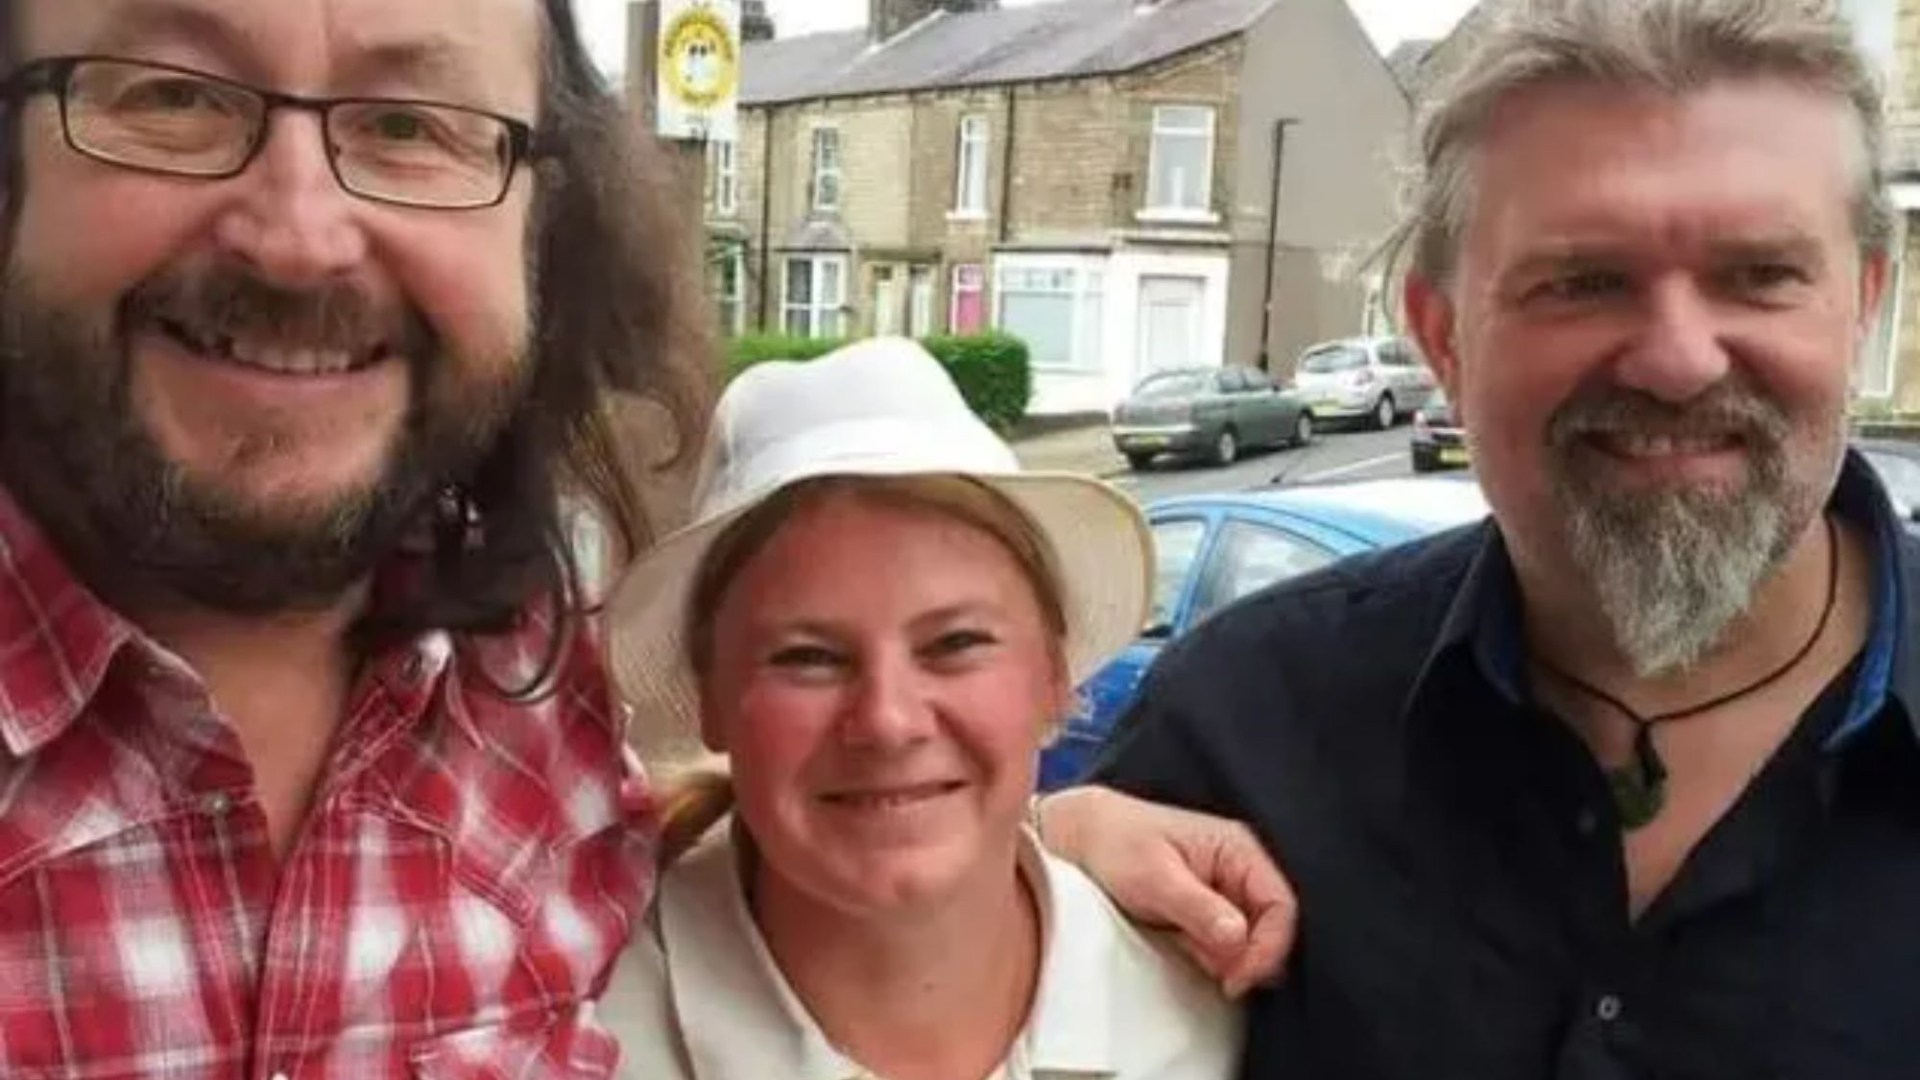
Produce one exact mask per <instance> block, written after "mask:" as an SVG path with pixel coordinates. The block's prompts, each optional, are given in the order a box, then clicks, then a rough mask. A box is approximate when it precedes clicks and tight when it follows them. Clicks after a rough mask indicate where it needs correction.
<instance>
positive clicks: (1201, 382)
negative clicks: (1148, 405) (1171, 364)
mask: <svg viewBox="0 0 1920 1080" xmlns="http://www.w3.org/2000/svg"><path fill="white" fill-rule="evenodd" d="M1212 388H1213V376H1211V375H1208V374H1204V373H1200V372H1183V373H1181V374H1178V375H1155V376H1154V377H1153V378H1151V379H1148V380H1147V381H1146V382H1143V383H1141V384H1140V386H1139V388H1138V389H1137V390H1135V391H1134V392H1133V396H1134V397H1137V398H1145V399H1147V400H1149V401H1152V400H1155V399H1160V400H1164V399H1166V398H1183V397H1193V396H1194V395H1196V394H1204V393H1206V392H1207V391H1209V390H1211V389H1212Z"/></svg>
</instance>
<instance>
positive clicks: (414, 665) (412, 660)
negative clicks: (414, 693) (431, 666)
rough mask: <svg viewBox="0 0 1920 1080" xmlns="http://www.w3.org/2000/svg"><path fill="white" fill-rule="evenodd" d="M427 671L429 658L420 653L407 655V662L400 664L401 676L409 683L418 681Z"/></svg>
mask: <svg viewBox="0 0 1920 1080" xmlns="http://www.w3.org/2000/svg"><path fill="white" fill-rule="evenodd" d="M426 673H427V660H426V658H425V657H423V656H421V655H420V654H419V653H414V654H413V655H412V656H409V657H407V662H406V663H405V664H402V665H401V666H400V677H401V678H403V679H405V680H406V681H407V682H409V683H418V682H419V681H420V679H421V677H422V676H424V675H426Z"/></svg>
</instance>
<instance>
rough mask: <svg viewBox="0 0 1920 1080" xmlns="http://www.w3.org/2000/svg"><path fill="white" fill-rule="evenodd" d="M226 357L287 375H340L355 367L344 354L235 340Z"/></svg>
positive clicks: (328, 350)
mask: <svg viewBox="0 0 1920 1080" xmlns="http://www.w3.org/2000/svg"><path fill="white" fill-rule="evenodd" d="M226 354H227V355H228V356H229V357H231V358H232V359H234V360H236V361H238V362H240V363H242V364H246V365H247V366H249V367H257V368H263V369H265V370H267V371H278V372H282V373H284V374H288V375H337V374H340V373H341V372H345V371H348V370H351V369H352V367H353V354H351V353H348V352H346V351H344V350H340V349H314V348H297V347H283V346H280V345H277V344H274V343H271V342H265V341H258V340H250V339H246V338H234V339H232V340H231V342H230V343H229V345H228V347H227V349H226Z"/></svg>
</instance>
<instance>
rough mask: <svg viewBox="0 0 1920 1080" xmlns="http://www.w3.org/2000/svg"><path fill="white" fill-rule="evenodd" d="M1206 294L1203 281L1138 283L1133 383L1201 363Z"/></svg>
mask: <svg viewBox="0 0 1920 1080" xmlns="http://www.w3.org/2000/svg"><path fill="white" fill-rule="evenodd" d="M1206 291H1207V283H1206V279H1204V278H1197V277H1143V278H1141V279H1140V356H1139V362H1138V364H1137V365H1136V366H1137V368H1138V370H1136V371H1135V372H1134V381H1135V382H1138V381H1139V380H1141V379H1144V378H1146V377H1147V376H1148V375H1151V374H1153V373H1154V372H1156V371H1165V370H1167V369H1168V368H1182V367H1196V366H1198V365H1199V364H1200V363H1201V355H1202V352H1203V349H1202V346H1201V341H1200V306H1201V302H1202V301H1203V300H1204V299H1205V298H1206Z"/></svg>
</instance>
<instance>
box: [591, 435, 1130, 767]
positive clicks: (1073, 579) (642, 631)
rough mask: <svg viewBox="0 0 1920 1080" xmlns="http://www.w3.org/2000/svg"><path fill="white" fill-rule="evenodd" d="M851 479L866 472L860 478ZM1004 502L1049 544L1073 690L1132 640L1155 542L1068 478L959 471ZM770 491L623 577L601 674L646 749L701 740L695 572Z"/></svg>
mask: <svg viewBox="0 0 1920 1080" xmlns="http://www.w3.org/2000/svg"><path fill="white" fill-rule="evenodd" d="M858 475H872V474H871V473H862V474H858ZM967 475H968V476H969V477H970V478H972V479H974V480H978V481H980V482H981V483H984V484H987V485H989V486H991V487H993V488H994V489H996V490H997V491H999V492H1001V493H1002V494H1004V495H1005V496H1006V497H1007V498H1008V499H1010V500H1011V501H1012V502H1013V503H1014V504H1015V505H1017V506H1019V507H1020V509H1021V510H1022V511H1023V512H1024V513H1026V515H1027V516H1028V517H1029V518H1030V519H1031V520H1032V521H1033V523H1034V525H1035V526H1036V527H1037V528H1038V529H1039V531H1040V533H1041V535H1043V536H1045V537H1046V538H1047V541H1048V543H1049V544H1050V545H1051V547H1052V549H1053V555H1054V560H1055V565H1056V566H1057V568H1058V570H1059V574H1060V585H1061V590H1062V602H1063V604H1064V605H1065V608H1066V610H1065V612H1064V614H1065V616H1066V624H1067V640H1066V645H1065V652H1066V660H1067V667H1068V670H1069V673H1070V675H1071V676H1072V679H1073V681H1074V683H1075V684H1078V683H1080V682H1081V681H1082V680H1084V679H1085V678H1086V677H1087V676H1089V675H1091V674H1092V673H1093V672H1094V671H1096V670H1098V669H1099V667H1100V666H1101V665H1102V664H1104V663H1106V662H1107V661H1108V660H1110V659H1111V658H1112V657H1113V656H1115V655H1116V654H1118V653H1119V652H1120V650H1122V649H1124V648H1126V646H1127V645H1128V644H1130V643H1131V642H1132V641H1133V640H1134V639H1135V638H1137V637H1138V636H1139V634H1140V631H1141V628H1142V627H1143V625H1144V624H1145V620H1146V617H1147V614H1148V605H1149V601H1150V600H1151V597H1152V592H1153V542H1152V535H1151V533H1150V531H1149V529H1148V526H1147V523H1146V519H1145V517H1144V516H1143V515H1142V514H1141V513H1140V510H1139V508H1138V507H1137V506H1135V505H1134V503H1133V501H1132V500H1131V499H1129V498H1128V497H1127V496H1126V495H1125V494H1123V493H1121V492H1120V491H1118V490H1117V489H1115V488H1113V487H1111V486H1110V485H1108V484H1105V483H1103V482H1101V481H1098V480H1094V479H1092V478H1090V477H1085V476H1079V475H1075V474H1070V473H1037V472H1022V473H1015V474H1009V475H997V476H993V475H988V476H983V475H979V474H972V473H970V474H967ZM770 494H772V493H771V492H767V493H763V494H762V495H761V496H760V497H759V498H756V499H753V500H750V501H748V502H746V503H744V504H742V505H740V506H737V507H735V508H733V509H731V510H728V511H726V512H724V513H721V514H717V515H715V516H713V517H711V518H708V519H705V520H702V521H700V522H697V523H695V524H693V525H691V526H688V527H687V528H684V529H682V530H680V531H678V532H676V533H673V534H672V535H670V536H668V537H666V538H665V539H663V540H661V541H660V542H659V543H658V544H657V545H655V546H654V547H653V548H652V549H651V550H650V551H648V552H647V553H646V555H645V556H643V557H642V558H641V559H640V560H639V561H638V562H636V563H635V564H634V565H633V566H632V567H631V568H630V569H629V570H628V571H627V572H626V573H625V574H624V575H623V576H622V578H621V579H620V582H619V584H618V585H617V586H616V587H615V589H614V591H613V594H612V598H611V599H610V600H609V602H608V604H607V608H606V618H607V635H606V636H607V652H608V666H609V669H610V670H611V671H612V673H613V677H614V681H615V684H616V686H617V688H618V690H619V692H620V693H621V695H622V697H623V698H624V700H625V702H626V704H627V705H628V706H630V707H631V708H632V709H633V710H634V715H635V721H636V730H635V731H634V732H633V733H632V734H633V736H634V739H635V741H636V742H637V743H639V744H640V745H641V746H642V747H643V748H652V747H676V748H685V747H686V746H687V745H688V744H689V743H690V742H691V741H694V740H697V739H698V736H699V731H700V689H699V686H698V683H697V680H696V679H695V677H694V674H693V671H692V668H691V666H690V664H689V661H688V653H687V649H686V642H685V641H684V632H685V627H686V624H687V604H688V601H689V594H690V593H691V591H692V587H693V579H694V575H695V574H696V573H697V572H698V571H699V568H700V566H701V564H702V563H703V562H704V561H705V560H706V557H707V552H708V551H709V550H711V549H712V547H713V544H714V541H716V540H717V539H719V537H720V536H721V535H722V534H723V533H725V532H726V530H727V529H728V528H729V527H730V526H732V525H733V524H734V523H735V522H737V521H739V520H740V519H741V518H742V517H744V516H745V515H746V514H747V513H749V512H750V511H751V510H752V509H753V507H755V506H758V505H759V504H760V503H761V502H762V501H764V499H765V498H766V496H767V495H770Z"/></svg>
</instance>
